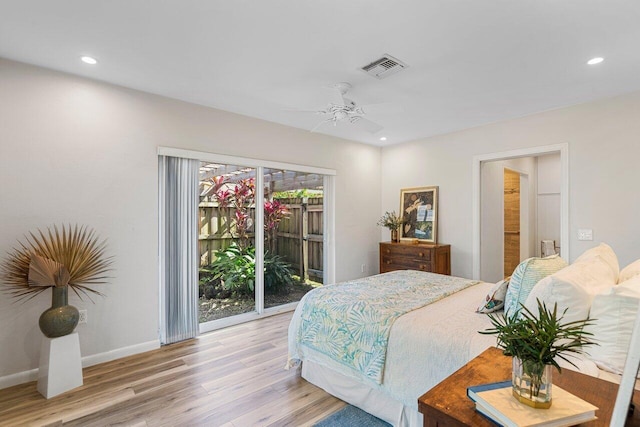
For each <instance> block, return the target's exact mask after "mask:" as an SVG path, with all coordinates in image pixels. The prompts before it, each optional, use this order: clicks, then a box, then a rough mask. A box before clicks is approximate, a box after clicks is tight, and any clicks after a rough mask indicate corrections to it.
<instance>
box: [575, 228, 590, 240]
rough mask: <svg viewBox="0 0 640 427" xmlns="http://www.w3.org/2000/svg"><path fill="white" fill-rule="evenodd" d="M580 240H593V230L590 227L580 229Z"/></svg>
mask: <svg viewBox="0 0 640 427" xmlns="http://www.w3.org/2000/svg"><path fill="white" fill-rule="evenodd" d="M578 240H593V230H592V229H590V228H580V229H578Z"/></svg>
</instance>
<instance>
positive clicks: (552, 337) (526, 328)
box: [480, 300, 594, 408]
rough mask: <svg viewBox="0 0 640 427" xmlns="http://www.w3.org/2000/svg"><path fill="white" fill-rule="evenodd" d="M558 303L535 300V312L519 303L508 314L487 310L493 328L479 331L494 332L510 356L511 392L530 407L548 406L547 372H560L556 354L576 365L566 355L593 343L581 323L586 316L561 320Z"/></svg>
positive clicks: (502, 347)
mask: <svg viewBox="0 0 640 427" xmlns="http://www.w3.org/2000/svg"><path fill="white" fill-rule="evenodd" d="M557 310H558V305H557V304H554V306H553V310H549V309H548V308H547V307H546V306H545V304H544V303H542V302H540V301H539V300H538V315H537V316H536V315H535V314H534V313H532V312H531V311H530V310H529V309H527V308H526V307H524V306H523V307H522V309H521V310H520V311H517V312H516V313H514V314H513V315H511V316H504V315H503V314H498V315H494V314H493V313H490V314H488V316H489V318H490V319H491V324H492V325H493V328H491V329H487V330H485V331H480V333H481V334H489V335H497V342H498V348H501V349H502V350H503V353H504V354H505V355H507V356H513V374H512V386H513V395H514V397H515V398H516V399H518V400H519V401H520V402H522V403H525V404H527V405H529V406H532V407H534V408H549V407H551V375H552V368H553V367H555V368H556V369H557V370H558V372H561V368H560V365H559V364H558V360H557V359H558V358H559V359H562V360H565V361H566V362H568V363H570V364H571V365H573V366H576V365H575V364H574V363H573V362H572V361H571V360H569V359H568V358H567V357H566V355H567V354H569V353H573V354H582V353H584V349H585V347H586V346H589V345H593V344H594V342H593V341H591V340H590V338H589V336H591V335H592V334H590V333H589V332H586V331H585V330H584V327H585V326H587V325H589V324H591V323H590V320H589V319H585V320H579V321H574V322H568V323H563V322H562V319H563V317H564V314H565V313H566V310H564V311H563V312H562V314H561V315H560V316H558V312H557Z"/></svg>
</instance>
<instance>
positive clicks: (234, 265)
mask: <svg viewBox="0 0 640 427" xmlns="http://www.w3.org/2000/svg"><path fill="white" fill-rule="evenodd" d="M255 251H256V249H255V247H254V246H249V247H247V248H241V247H240V246H239V245H238V244H237V243H235V242H234V243H232V244H231V245H230V246H229V247H227V248H224V249H219V250H218V251H216V252H215V261H214V262H213V263H211V264H210V265H208V266H206V267H203V268H201V269H200V285H203V284H205V283H208V282H210V281H211V280H212V279H213V280H220V283H221V286H222V288H223V289H224V290H226V291H229V292H230V293H231V295H235V296H253V295H254V291H255V279H256V274H255V270H256V256H255ZM290 284H293V278H292V277H291V271H290V270H289V266H288V265H287V263H286V262H284V261H283V260H282V257H280V256H279V255H271V254H270V253H268V252H265V255H264V285H265V292H266V293H274V294H275V293H280V292H282V291H283V290H285V289H286V286H287V285H290Z"/></svg>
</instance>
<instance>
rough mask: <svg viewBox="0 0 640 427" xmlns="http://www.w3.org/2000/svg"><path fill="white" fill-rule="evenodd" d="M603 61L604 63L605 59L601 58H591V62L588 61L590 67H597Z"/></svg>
mask: <svg viewBox="0 0 640 427" xmlns="http://www.w3.org/2000/svg"><path fill="white" fill-rule="evenodd" d="M602 61H604V58H601V57H599V56H598V57H597V58H591V59H590V60H588V61H587V64H589V65H596V64H599V63H601V62H602Z"/></svg>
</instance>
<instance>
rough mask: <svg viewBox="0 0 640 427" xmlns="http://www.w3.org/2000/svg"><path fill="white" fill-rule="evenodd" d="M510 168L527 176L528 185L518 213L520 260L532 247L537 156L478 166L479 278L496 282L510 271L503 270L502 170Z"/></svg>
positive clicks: (526, 255) (522, 190) (491, 162)
mask: <svg viewBox="0 0 640 427" xmlns="http://www.w3.org/2000/svg"><path fill="white" fill-rule="evenodd" d="M505 169H511V170H513V171H515V172H518V173H520V174H521V175H522V174H524V175H526V176H527V180H526V183H527V188H521V205H523V206H527V207H528V209H527V212H524V210H523V211H522V212H521V215H520V216H521V222H520V227H521V233H520V238H521V240H522V241H521V243H522V244H521V248H520V259H521V260H522V259H526V258H528V257H529V256H533V255H530V254H531V253H532V251H533V250H534V240H535V229H536V224H535V222H534V221H523V219H526V218H532V217H533V216H534V214H535V204H536V197H535V194H536V191H535V185H536V159H535V157H522V158H519V159H510V160H495V161H489V162H483V163H482V164H481V165H480V174H481V179H480V185H481V191H480V194H481V196H480V197H481V199H480V201H481V203H480V230H481V232H480V279H481V280H484V281H487V282H497V281H498V280H501V279H503V278H504V277H505V276H508V275H509V274H511V273H510V272H504V170H505ZM525 198H526V199H527V200H526V201H528V203H526V201H525Z"/></svg>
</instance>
